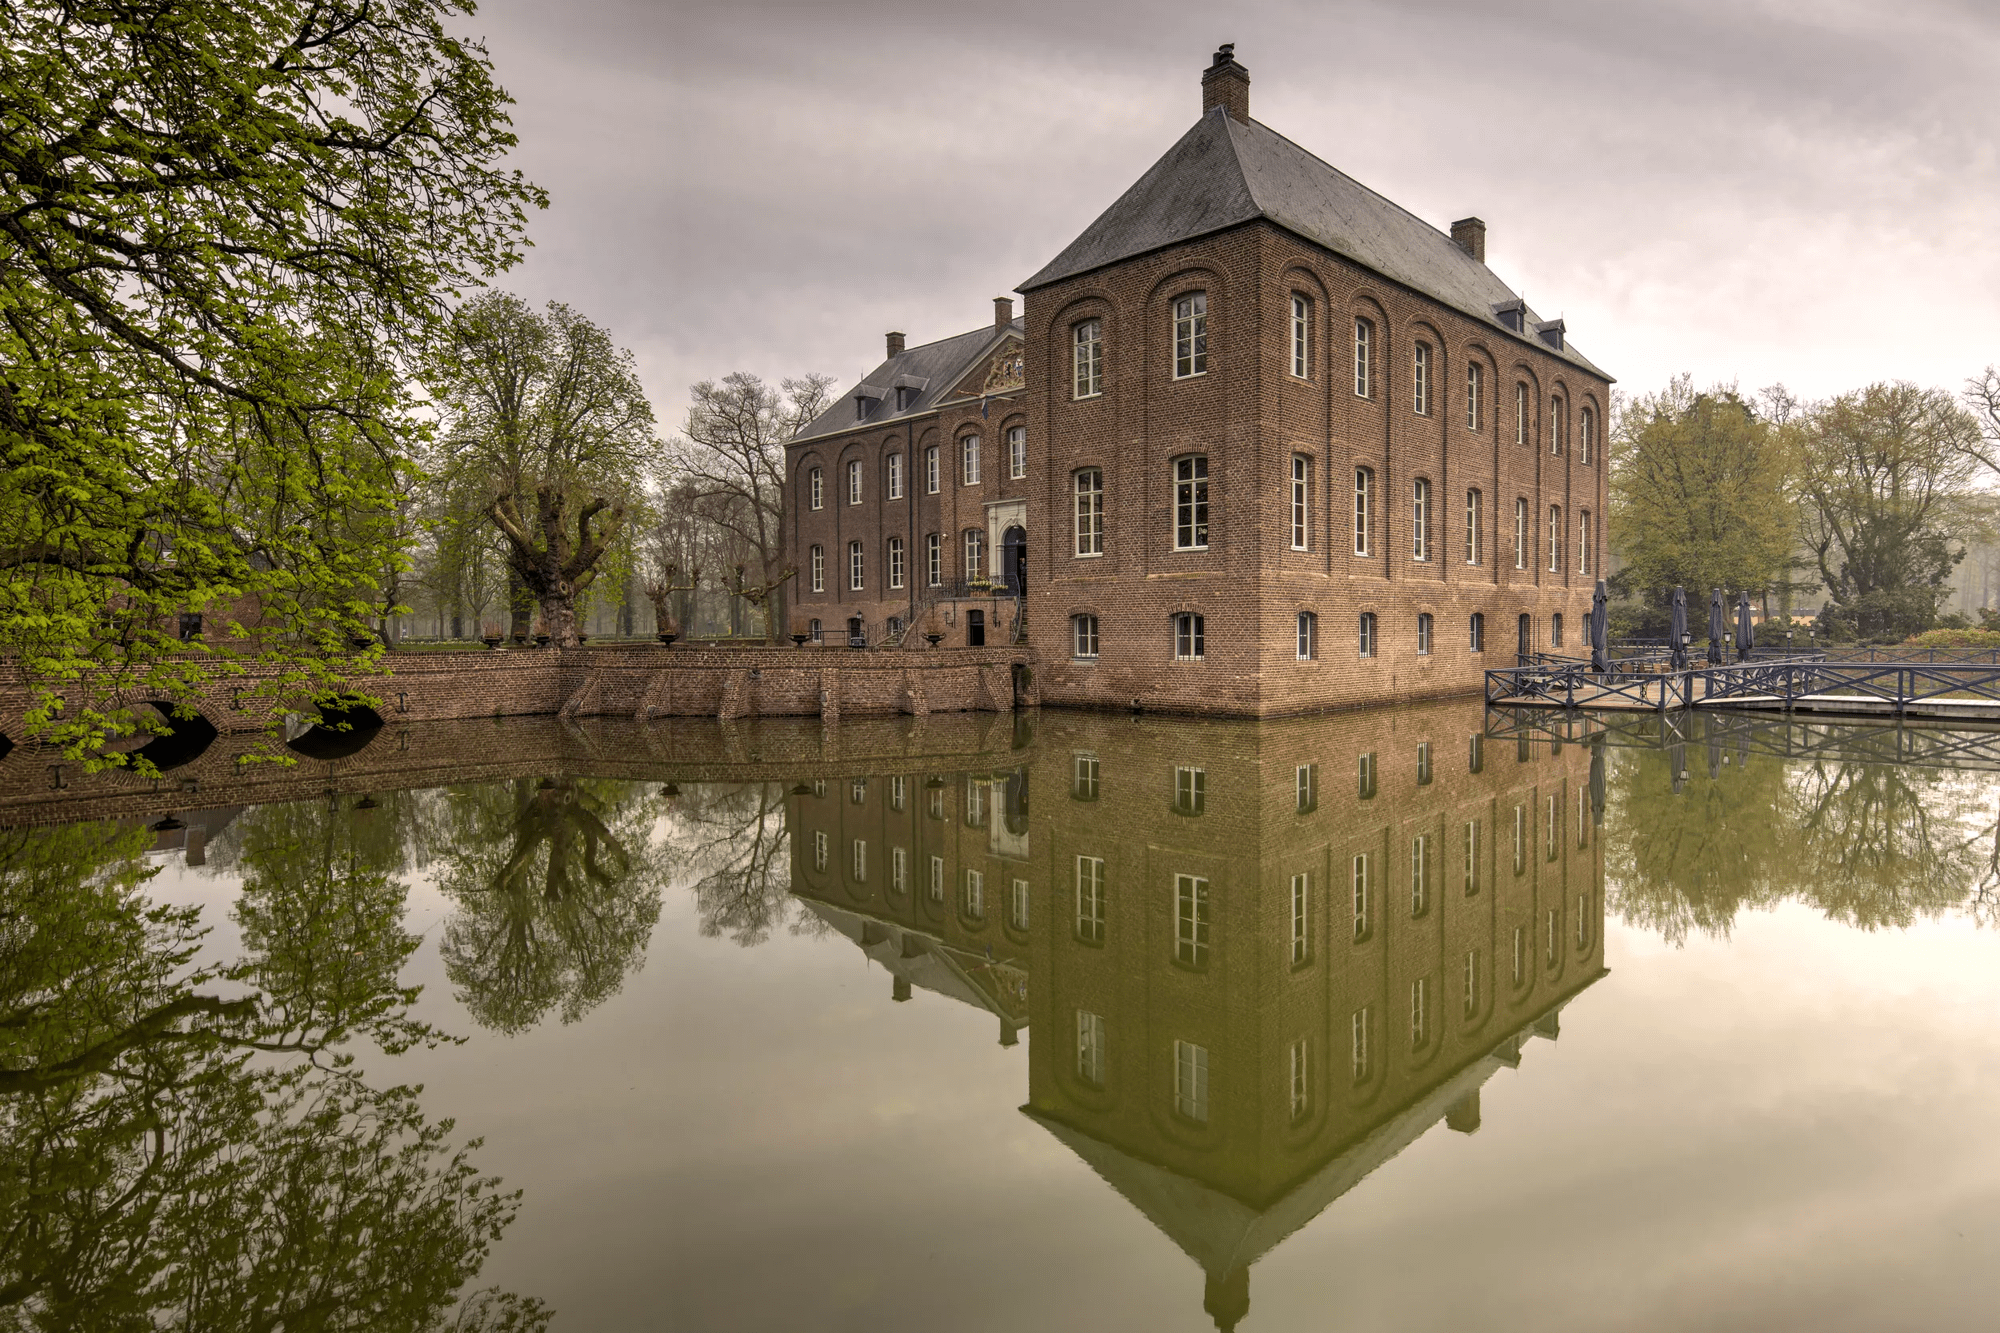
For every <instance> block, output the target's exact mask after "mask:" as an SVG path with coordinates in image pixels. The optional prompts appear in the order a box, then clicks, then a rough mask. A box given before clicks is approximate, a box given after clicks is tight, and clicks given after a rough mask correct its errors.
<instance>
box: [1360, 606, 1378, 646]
mask: <svg viewBox="0 0 2000 1333" xmlns="http://www.w3.org/2000/svg"><path fill="white" fill-rule="evenodd" d="M1359 638H1360V644H1361V656H1363V657H1373V656H1375V613H1374V612H1373V611H1363V612H1362V613H1361V629H1360V634H1359Z"/></svg>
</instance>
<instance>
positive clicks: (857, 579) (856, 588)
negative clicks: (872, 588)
mask: <svg viewBox="0 0 2000 1333" xmlns="http://www.w3.org/2000/svg"><path fill="white" fill-rule="evenodd" d="M847 586H848V589H849V590H850V591H853V592H860V591H861V588H862V582H861V543H860V542H849V543H848V544H847Z"/></svg>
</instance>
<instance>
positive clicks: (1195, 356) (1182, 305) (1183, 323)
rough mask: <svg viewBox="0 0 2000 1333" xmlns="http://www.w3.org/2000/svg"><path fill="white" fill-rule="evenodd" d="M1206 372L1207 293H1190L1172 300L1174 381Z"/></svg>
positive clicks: (1191, 377)
mask: <svg viewBox="0 0 2000 1333" xmlns="http://www.w3.org/2000/svg"><path fill="white" fill-rule="evenodd" d="M1207 373H1208V293H1207V292H1189V293H1188V294H1187V295H1186V296H1182V297H1179V298H1177V299H1176V300H1175V301H1174V378H1175V379H1177V380H1185V379H1193V378H1194V377H1195V376H1197V375H1206V374H1207Z"/></svg>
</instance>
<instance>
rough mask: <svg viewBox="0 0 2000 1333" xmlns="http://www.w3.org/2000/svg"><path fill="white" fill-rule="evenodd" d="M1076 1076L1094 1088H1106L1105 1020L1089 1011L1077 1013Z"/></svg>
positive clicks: (1083, 1010) (1080, 1010) (1084, 1010)
mask: <svg viewBox="0 0 2000 1333" xmlns="http://www.w3.org/2000/svg"><path fill="white" fill-rule="evenodd" d="M1076 1076H1077V1077H1078V1078H1080V1079H1082V1080H1083V1081H1084V1082H1085V1083H1088V1084H1090V1085H1091V1086H1092V1087H1096V1088H1101V1087H1103V1086H1104V1018H1103V1015H1101V1014H1093V1013H1091V1012H1090V1011H1089V1010H1088V1009H1079V1010H1077V1011H1076Z"/></svg>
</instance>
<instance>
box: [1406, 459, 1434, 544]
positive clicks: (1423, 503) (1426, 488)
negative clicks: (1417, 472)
mask: <svg viewBox="0 0 2000 1333" xmlns="http://www.w3.org/2000/svg"><path fill="white" fill-rule="evenodd" d="M1430 558H1431V483H1430V479H1429V478H1427V477H1418V478H1417V479H1416V480H1415V481H1413V482H1411V483H1410V559H1412V560H1415V561H1416V562H1417V563H1419V564H1429V563H1430Z"/></svg>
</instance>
